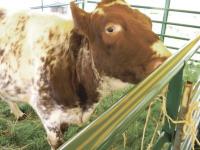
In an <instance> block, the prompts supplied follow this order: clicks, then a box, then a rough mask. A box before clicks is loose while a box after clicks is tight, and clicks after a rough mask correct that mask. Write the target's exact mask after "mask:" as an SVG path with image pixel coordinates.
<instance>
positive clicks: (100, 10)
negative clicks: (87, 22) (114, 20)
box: [93, 0, 132, 15]
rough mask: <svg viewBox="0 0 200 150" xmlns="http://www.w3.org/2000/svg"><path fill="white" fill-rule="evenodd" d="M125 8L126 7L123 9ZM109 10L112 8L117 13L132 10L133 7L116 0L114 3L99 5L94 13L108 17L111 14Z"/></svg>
mask: <svg viewBox="0 0 200 150" xmlns="http://www.w3.org/2000/svg"><path fill="white" fill-rule="evenodd" d="M122 6H124V7H122ZM109 8H112V10H113V9H114V10H115V11H117V10H122V9H123V10H131V9H132V8H131V6H130V5H129V4H128V3H126V2H124V1H121V0H116V1H112V2H109V3H104V2H101V3H99V4H98V5H97V7H96V9H95V10H94V11H93V13H95V14H99V15H106V13H110V12H109Z"/></svg>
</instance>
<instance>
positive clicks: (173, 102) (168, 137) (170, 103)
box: [153, 67, 184, 150]
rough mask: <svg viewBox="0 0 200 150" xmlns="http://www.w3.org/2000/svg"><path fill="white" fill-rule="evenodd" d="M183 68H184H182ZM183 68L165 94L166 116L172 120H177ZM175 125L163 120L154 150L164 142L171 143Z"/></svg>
mask: <svg viewBox="0 0 200 150" xmlns="http://www.w3.org/2000/svg"><path fill="white" fill-rule="evenodd" d="M183 68H184V67H183ZM183 68H182V69H181V70H180V71H179V72H178V73H177V74H176V76H174V78H173V79H172V80H171V81H170V82H169V90H168V94H167V104H166V107H167V108H166V109H167V114H168V115H169V116H170V117H171V118H172V119H173V120H176V119H177V115H178V109H179V105H180V101H181V97H182V91H183ZM175 127H176V126H175V124H173V123H172V122H170V121H168V120H167V119H166V120H165V123H164V126H163V129H162V131H163V132H162V135H161V136H160V138H159V139H158V141H157V143H156V144H155V146H154V148H153V149H154V150H160V149H161V147H162V146H163V145H164V144H165V143H166V142H171V143H172V142H173V139H174V135H175Z"/></svg>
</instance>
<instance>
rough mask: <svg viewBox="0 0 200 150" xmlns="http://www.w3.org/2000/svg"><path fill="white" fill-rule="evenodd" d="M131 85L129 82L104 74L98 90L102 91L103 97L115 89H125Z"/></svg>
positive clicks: (101, 96)
mask: <svg viewBox="0 0 200 150" xmlns="http://www.w3.org/2000/svg"><path fill="white" fill-rule="evenodd" d="M128 85H130V84H129V83H127V82H123V81H121V80H120V79H116V78H113V77H108V76H103V77H102V78H101V82H100V85H99V87H98V88H97V90H98V92H99V93H100V98H103V97H105V96H107V95H109V94H111V93H112V92H113V91H116V90H120V89H124V88H126V87H128Z"/></svg>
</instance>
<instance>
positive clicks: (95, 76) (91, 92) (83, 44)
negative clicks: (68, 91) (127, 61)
mask: <svg viewBox="0 0 200 150" xmlns="http://www.w3.org/2000/svg"><path fill="white" fill-rule="evenodd" d="M71 39H72V40H75V41H76V45H74V47H71V48H70V49H71V50H73V52H72V54H73V56H72V58H73V59H74V62H75V70H74V71H75V76H76V85H77V87H76V89H77V90H76V91H77V94H78V96H79V97H80V101H81V102H82V103H83V104H93V103H95V102H97V101H98V100H99V99H101V98H102V97H104V96H106V95H109V94H110V93H111V92H113V91H115V90H118V89H123V88H125V87H127V86H128V83H124V82H122V81H121V80H119V79H115V78H113V77H108V76H106V75H105V74H103V73H99V72H98V71H97V69H96V67H95V64H94V61H93V57H92V55H91V50H90V47H89V43H88V41H87V40H86V39H85V38H84V37H82V36H80V35H78V34H76V33H73V35H72V36H71Z"/></svg>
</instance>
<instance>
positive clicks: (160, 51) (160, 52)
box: [151, 40, 172, 57]
mask: <svg viewBox="0 0 200 150" xmlns="http://www.w3.org/2000/svg"><path fill="white" fill-rule="evenodd" d="M151 49H152V50H153V51H154V52H156V56H158V57H169V56H171V55H172V54H171V52H170V51H169V50H168V49H167V48H166V47H165V46H164V44H163V42H162V41H160V40H158V41H157V42H155V43H153V45H152V46H151Z"/></svg>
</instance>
